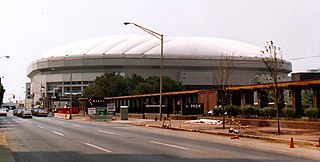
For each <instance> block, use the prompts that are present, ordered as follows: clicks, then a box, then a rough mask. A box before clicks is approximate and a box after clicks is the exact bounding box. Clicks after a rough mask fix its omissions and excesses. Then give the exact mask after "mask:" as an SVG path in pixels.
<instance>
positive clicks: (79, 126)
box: [72, 124, 83, 128]
mask: <svg viewBox="0 0 320 162" xmlns="http://www.w3.org/2000/svg"><path fill="white" fill-rule="evenodd" d="M72 126H74V127H78V128H83V126H81V125H76V124H72Z"/></svg>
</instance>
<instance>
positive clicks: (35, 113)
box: [31, 108, 39, 116]
mask: <svg viewBox="0 0 320 162" xmlns="http://www.w3.org/2000/svg"><path fill="white" fill-rule="evenodd" d="M38 111H39V109H36V108H32V109H31V114H32V115H33V116H37V112H38Z"/></svg>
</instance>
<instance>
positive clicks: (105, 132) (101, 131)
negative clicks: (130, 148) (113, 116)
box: [98, 130, 122, 136]
mask: <svg viewBox="0 0 320 162" xmlns="http://www.w3.org/2000/svg"><path fill="white" fill-rule="evenodd" d="M98 131H99V132H102V133H106V134H111V135H119V136H122V134H118V133H113V132H108V131H104V130H98Z"/></svg>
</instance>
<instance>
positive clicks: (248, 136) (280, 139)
mask: <svg viewBox="0 0 320 162" xmlns="http://www.w3.org/2000/svg"><path fill="white" fill-rule="evenodd" d="M128 124H132V125H135V126H144V127H152V128H161V129H170V130H176V131H189V132H199V133H206V134H213V135H221V136H230V135H232V134H229V133H224V132H213V131H207V130H197V129H185V128H173V127H171V128H162V127H161V126H157V125H145V124H141V123H138V124H134V123H128ZM240 137H242V138H251V139H258V140H264V141H272V142H278V143H288V144H289V143H290V139H282V138H272V137H264V136H255V135H250V134H243V135H241V136H240ZM294 143H295V144H296V145H300V146H309V147H312V148H314V149H319V150H320V147H319V146H318V144H317V143H316V142H311V141H302V140H295V141H294Z"/></svg>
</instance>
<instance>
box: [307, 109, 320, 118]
mask: <svg viewBox="0 0 320 162" xmlns="http://www.w3.org/2000/svg"><path fill="white" fill-rule="evenodd" d="M304 113H305V114H306V115H307V117H308V118H309V121H311V120H312V119H316V118H317V116H318V113H319V109H318V108H306V109H304Z"/></svg>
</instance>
